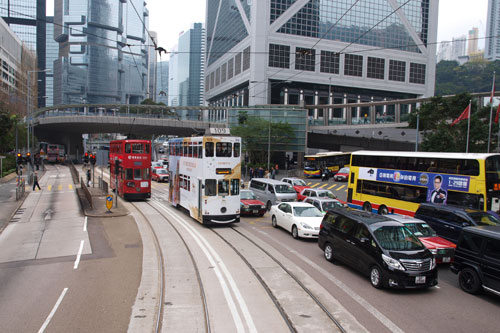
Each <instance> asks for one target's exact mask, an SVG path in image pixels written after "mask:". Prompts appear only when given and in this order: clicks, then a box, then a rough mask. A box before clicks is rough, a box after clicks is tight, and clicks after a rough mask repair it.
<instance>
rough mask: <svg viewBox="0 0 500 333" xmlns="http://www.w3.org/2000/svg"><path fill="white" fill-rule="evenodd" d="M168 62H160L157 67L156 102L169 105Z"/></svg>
mask: <svg viewBox="0 0 500 333" xmlns="http://www.w3.org/2000/svg"><path fill="white" fill-rule="evenodd" d="M168 81H169V73H168V61H159V62H158V64H157V66H156V102H157V103H164V104H165V105H169V104H168Z"/></svg>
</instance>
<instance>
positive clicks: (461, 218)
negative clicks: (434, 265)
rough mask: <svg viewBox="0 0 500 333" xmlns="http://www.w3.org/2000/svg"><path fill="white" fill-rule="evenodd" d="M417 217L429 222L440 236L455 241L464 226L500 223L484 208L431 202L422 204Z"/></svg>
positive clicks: (416, 213)
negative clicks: (483, 209)
mask: <svg viewBox="0 0 500 333" xmlns="http://www.w3.org/2000/svg"><path fill="white" fill-rule="evenodd" d="M415 217H416V218H418V219H421V220H424V221H425V222H427V223H429V225H430V226H431V227H432V229H434V230H436V233H437V234H438V235H439V236H441V237H443V238H445V239H447V240H449V241H450V242H453V243H457V241H458V237H459V236H460V232H461V231H462V229H463V228H464V227H468V226H474V225H500V220H498V219H497V218H496V217H495V216H494V215H492V214H490V213H488V212H485V211H482V210H478V209H471V208H465V207H460V206H454V205H442V204H433V203H429V202H424V203H421V204H420V206H419V207H418V209H417V211H416V212H415Z"/></svg>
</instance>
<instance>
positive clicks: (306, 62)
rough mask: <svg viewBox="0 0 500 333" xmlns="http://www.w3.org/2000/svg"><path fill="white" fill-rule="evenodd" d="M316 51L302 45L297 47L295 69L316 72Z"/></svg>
mask: <svg viewBox="0 0 500 333" xmlns="http://www.w3.org/2000/svg"><path fill="white" fill-rule="evenodd" d="M315 57H316V51H315V50H313V49H305V48H302V47H296V48H295V69H297V70H301V71H310V72H314V67H315V61H314V60H315Z"/></svg>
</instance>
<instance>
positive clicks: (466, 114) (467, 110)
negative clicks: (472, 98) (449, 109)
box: [451, 104, 470, 126]
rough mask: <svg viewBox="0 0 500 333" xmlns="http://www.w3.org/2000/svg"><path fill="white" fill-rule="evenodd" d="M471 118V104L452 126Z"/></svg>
mask: <svg viewBox="0 0 500 333" xmlns="http://www.w3.org/2000/svg"><path fill="white" fill-rule="evenodd" d="M469 117H470V104H469V105H467V107H466V108H465V110H464V112H462V114H461V115H460V116H459V117H458V118H457V119H455V120H454V121H453V122H452V123H451V126H453V125H456V124H457V123H458V122H459V121H461V120H464V119H469Z"/></svg>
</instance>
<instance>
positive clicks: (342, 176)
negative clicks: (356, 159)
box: [333, 167, 349, 182]
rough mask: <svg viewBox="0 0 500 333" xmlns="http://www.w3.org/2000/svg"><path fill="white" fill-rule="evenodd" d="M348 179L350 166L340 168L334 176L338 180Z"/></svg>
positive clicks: (344, 180)
mask: <svg viewBox="0 0 500 333" xmlns="http://www.w3.org/2000/svg"><path fill="white" fill-rule="evenodd" d="M348 179H349V168H347V167H344V168H342V169H340V170H339V172H337V173H336V174H335V176H333V180H335V181H336V182H346V181H347V180H348Z"/></svg>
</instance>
